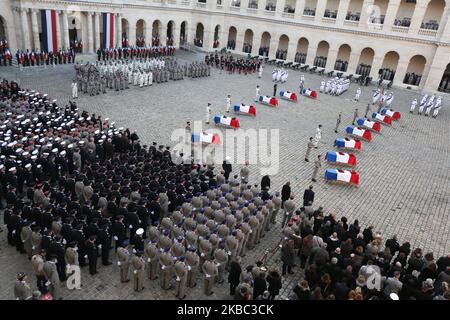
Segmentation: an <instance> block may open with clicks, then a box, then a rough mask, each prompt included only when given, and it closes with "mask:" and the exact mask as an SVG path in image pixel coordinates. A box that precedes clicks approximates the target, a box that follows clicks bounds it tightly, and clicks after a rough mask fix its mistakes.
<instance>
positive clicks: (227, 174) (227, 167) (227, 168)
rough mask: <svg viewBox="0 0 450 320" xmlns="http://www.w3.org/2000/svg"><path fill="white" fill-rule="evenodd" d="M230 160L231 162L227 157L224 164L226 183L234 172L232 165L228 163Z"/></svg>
mask: <svg viewBox="0 0 450 320" xmlns="http://www.w3.org/2000/svg"><path fill="white" fill-rule="evenodd" d="M229 160H230V158H229V157H226V158H225V160H224V161H223V164H222V169H223V172H224V174H223V175H224V177H225V180H226V181H228V178H229V177H230V173H231V172H232V171H233V169H232V166H231V163H229V162H228V161H229Z"/></svg>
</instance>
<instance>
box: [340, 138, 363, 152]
mask: <svg viewBox="0 0 450 320" xmlns="http://www.w3.org/2000/svg"><path fill="white" fill-rule="evenodd" d="M334 144H335V145H336V147H338V148H347V149H357V150H361V141H359V140H357V139H349V138H344V139H336V140H335V141H334Z"/></svg>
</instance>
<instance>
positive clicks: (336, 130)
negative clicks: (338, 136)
mask: <svg viewBox="0 0 450 320" xmlns="http://www.w3.org/2000/svg"><path fill="white" fill-rule="evenodd" d="M341 117H342V115H341V113H339V115H338V118H337V120H336V127H335V128H334V132H335V133H338V129H339V126H340V125H341Z"/></svg>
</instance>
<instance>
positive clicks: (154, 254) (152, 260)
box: [145, 242, 160, 280]
mask: <svg viewBox="0 0 450 320" xmlns="http://www.w3.org/2000/svg"><path fill="white" fill-rule="evenodd" d="M145 254H146V256H147V276H148V278H149V279H150V280H155V279H157V276H156V273H157V272H158V263H159V254H160V252H159V250H158V248H157V247H156V245H155V244H154V243H151V242H149V243H148V244H147V245H146V246H145Z"/></svg>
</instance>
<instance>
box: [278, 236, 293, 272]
mask: <svg viewBox="0 0 450 320" xmlns="http://www.w3.org/2000/svg"><path fill="white" fill-rule="evenodd" d="M294 259H295V254H294V240H289V241H288V242H286V243H285V244H284V245H283V247H282V248H281V261H282V262H283V269H282V271H283V272H282V275H283V276H284V275H286V271H287V272H288V273H289V274H293V273H294V272H292V267H293V266H294V263H295V261H294Z"/></svg>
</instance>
